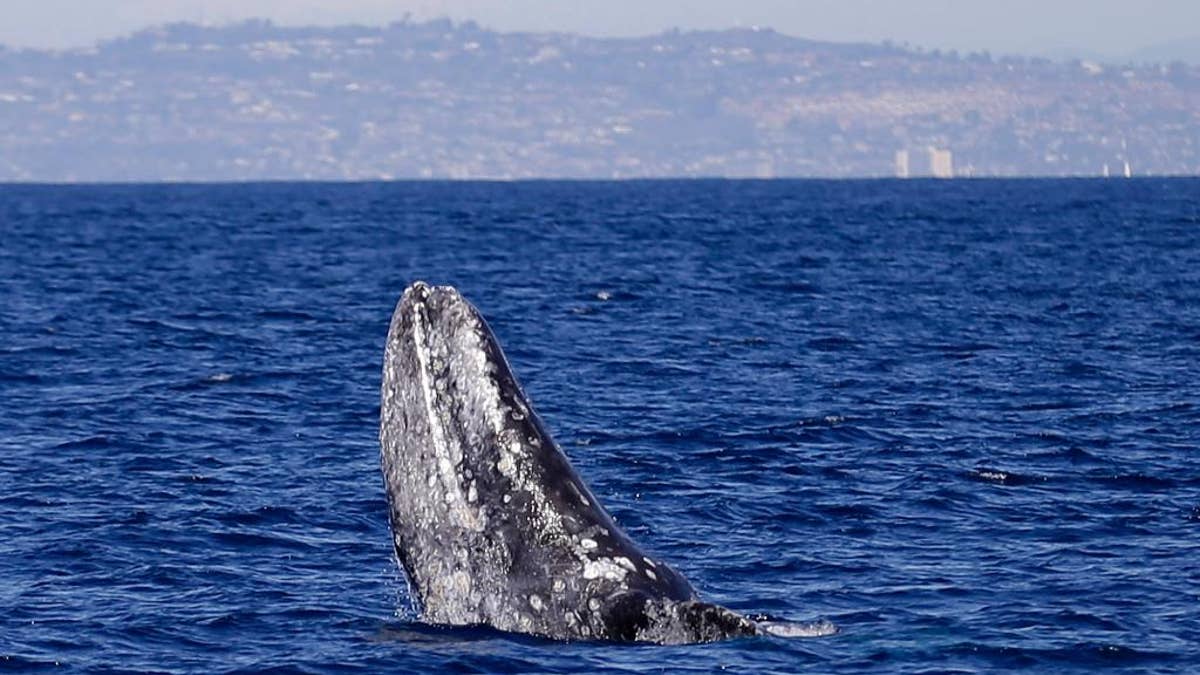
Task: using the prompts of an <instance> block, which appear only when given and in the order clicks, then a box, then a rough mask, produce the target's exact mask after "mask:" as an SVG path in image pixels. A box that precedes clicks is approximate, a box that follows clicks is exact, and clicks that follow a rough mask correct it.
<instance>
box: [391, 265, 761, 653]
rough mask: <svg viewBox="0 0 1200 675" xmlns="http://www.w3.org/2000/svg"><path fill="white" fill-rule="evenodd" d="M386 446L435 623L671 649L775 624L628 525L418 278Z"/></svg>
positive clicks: (401, 326) (401, 550) (403, 526)
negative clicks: (710, 595) (726, 599)
mask: <svg viewBox="0 0 1200 675" xmlns="http://www.w3.org/2000/svg"><path fill="white" fill-rule="evenodd" d="M379 441H380V448H381V460H382V469H383V477H384V483H385V487H386V490H387V496H388V502H389V507H390V512H389V513H390V522H391V528H392V535H393V543H394V545H395V550H396V554H397V557H398V559H399V561H400V564H401V565H402V566H403V568H404V571H405V573H406V574H407V576H408V579H409V581H410V584H411V589H412V591H413V593H412V595H413V596H414V601H415V602H416V604H417V605H418V608H419V610H420V611H421V612H422V614H423V618H424V619H425V620H427V621H429V622H431V623H436V624H446V625H488V626H492V627H495V628H498V629H500V630H506V631H513V632H520V633H528V634H533V635H540V636H544V637H549V638H555V639H565V640H570V639H588V640H617V641H638V642H656V643H668V644H680V643H692V642H708V641H713V640H720V639H725V638H729V637H736V636H747V635H754V634H757V633H760V632H773V631H770V630H769V629H768V628H766V627H764V626H762V625H760V624H757V623H756V622H754V621H752V620H750V619H748V618H746V617H744V616H742V615H740V614H738V613H736V612H733V611H731V610H729V609H726V608H724V607H720V606H717V605H714V604H710V603H706V602H703V601H701V600H700V598H699V597H698V595H697V593H696V591H695V590H694V589H693V588H692V586H691V584H689V583H688V581H687V579H685V578H684V577H683V575H681V574H680V573H679V572H677V571H675V570H674V569H672V568H671V567H670V566H669V565H668V564H666V563H665V562H663V561H662V560H658V559H655V558H654V557H652V556H651V555H649V554H647V553H646V552H645V551H643V550H642V549H641V548H639V547H638V546H637V544H635V543H634V542H633V541H632V540H631V539H630V538H629V537H628V536H627V535H626V534H625V533H624V532H623V531H622V530H621V528H620V527H618V526H617V524H616V523H615V522H614V521H613V519H612V517H611V516H610V515H609V514H608V512H607V511H606V510H605V509H604V507H603V506H601V505H600V502H599V501H598V500H597V499H596V497H595V495H593V494H592V492H591V491H590V490H589V489H588V487H587V485H585V484H584V482H583V480H582V479H581V478H580V476H579V474H578V473H576V471H575V470H574V469H573V468H572V466H571V464H570V462H569V461H568V460H567V457H566V455H564V454H563V452H562V451H561V450H560V449H559V447H558V445H557V444H556V443H555V442H554V440H553V439H552V438H551V437H550V434H549V433H548V432H547V431H546V428H545V426H544V425H543V424H542V421H541V420H540V419H539V417H538V415H537V413H536V412H535V411H534V409H533V407H532V405H531V404H530V402H529V400H528V399H527V398H526V396H525V394H524V392H523V391H522V389H521V387H520V385H519V384H518V382H517V380H516V378H515V377H514V376H513V373H512V370H511V369H510V367H509V365H508V362H507V360H506V359H505V357H504V354H503V352H502V351H501V349H500V345H499V343H498V342H497V341H496V338H495V336H494V335H493V333H492V331H491V330H490V329H489V328H488V326H487V323H486V322H485V321H484V319H483V317H482V316H481V315H480V313H479V312H478V311H477V310H476V309H475V308H474V307H473V306H472V305H471V304H470V303H469V302H467V301H466V300H465V299H464V298H463V297H462V296H461V295H460V294H459V293H458V292H457V291H456V290H455V289H453V288H450V287H445V286H443V287H431V286H428V285H426V284H424V283H422V282H416V283H414V284H413V285H412V286H410V287H409V288H408V289H407V290H406V291H405V292H404V295H403V296H402V298H401V299H400V302H399V304H398V305H397V307H396V310H395V313H394V314H393V316H392V320H391V326H390V328H389V330H388V337H387V348H386V353H385V358H384V365H383V384H382V391H381V408H380V427H379Z"/></svg>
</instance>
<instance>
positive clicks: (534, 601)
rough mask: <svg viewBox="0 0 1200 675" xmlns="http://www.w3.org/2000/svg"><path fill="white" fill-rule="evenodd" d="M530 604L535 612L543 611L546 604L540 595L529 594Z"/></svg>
mask: <svg viewBox="0 0 1200 675" xmlns="http://www.w3.org/2000/svg"><path fill="white" fill-rule="evenodd" d="M529 606H530V607H532V608H533V610H534V611H535V612H540V611H542V607H544V606H545V605H543V604H542V599H541V598H540V597H538V596H537V595H531V596H529Z"/></svg>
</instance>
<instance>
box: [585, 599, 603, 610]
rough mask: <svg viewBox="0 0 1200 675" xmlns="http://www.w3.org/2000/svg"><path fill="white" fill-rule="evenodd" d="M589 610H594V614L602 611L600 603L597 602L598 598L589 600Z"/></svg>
mask: <svg viewBox="0 0 1200 675" xmlns="http://www.w3.org/2000/svg"><path fill="white" fill-rule="evenodd" d="M588 609H590V610H592V611H593V612H599V611H600V601H599V600H597V599H596V598H592V599H590V600H588Z"/></svg>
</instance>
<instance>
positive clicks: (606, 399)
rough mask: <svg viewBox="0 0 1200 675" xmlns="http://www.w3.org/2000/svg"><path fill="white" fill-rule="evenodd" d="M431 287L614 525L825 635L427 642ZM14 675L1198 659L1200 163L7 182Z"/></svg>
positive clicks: (2, 373) (6, 376)
mask: <svg viewBox="0 0 1200 675" xmlns="http://www.w3.org/2000/svg"><path fill="white" fill-rule="evenodd" d="M415 279H426V280H428V281H430V282H434V283H441V284H447V283H448V284H453V285H455V286H457V287H458V288H459V289H460V290H462V291H463V292H464V293H465V294H466V296H467V297H468V298H470V299H472V301H473V302H474V303H475V304H476V305H477V306H478V307H479V308H480V309H481V311H482V312H483V313H484V315H485V316H487V317H488V318H489V320H490V322H491V324H492V327H493V329H494V330H495V331H496V333H497V334H498V336H499V338H500V340H501V342H502V344H503V345H504V346H505V349H506V351H507V354H508V356H509V359H510V360H511V362H512V364H513V367H514V369H515V371H516V373H517V375H518V377H519V378H521V379H522V381H523V383H524V385H525V388H526V390H527V392H528V393H529V395H530V397H531V399H532V400H533V402H534V404H535V405H536V406H537V407H538V409H539V410H540V412H541V413H542V415H543V417H544V418H545V419H546V421H547V422H548V424H549V426H550V428H551V429H552V430H553V431H554V433H555V436H556V438H557V440H558V441H559V443H560V444H561V445H562V446H563V448H564V450H565V451H566V452H567V454H568V455H569V456H570V457H571V458H572V460H573V461H574V463H575V464H576V466H577V468H578V469H579V470H580V472H581V474H582V475H583V476H584V477H585V479H586V480H587V481H588V482H589V483H590V485H591V487H592V488H593V490H594V491H595V492H596V493H597V495H599V496H600V497H601V498H602V499H603V500H604V502H605V503H606V505H607V506H608V508H609V509H610V510H611V511H612V512H613V513H614V515H615V516H616V517H617V519H618V520H619V521H620V522H621V523H622V524H623V525H624V527H625V528H626V529H627V530H628V531H629V532H630V534H631V535H632V536H633V537H634V538H635V539H636V540H638V541H639V542H641V543H642V544H643V545H644V546H645V547H647V548H648V549H650V550H652V551H654V552H656V553H658V554H659V555H661V556H663V557H664V558H666V559H667V560H670V561H672V562H673V563H674V564H675V565H676V567H678V568H679V569H680V570H681V571H683V572H684V573H685V574H687V575H688V576H689V577H690V578H691V580H692V582H693V583H694V584H695V585H696V586H697V588H699V589H700V590H701V593H702V594H703V595H705V596H706V597H707V598H708V599H711V600H714V601H717V602H721V603H724V604H727V605H729V606H731V607H733V608H735V609H738V610H741V611H744V612H746V613H749V614H765V615H770V616H773V617H779V618H786V619H794V620H808V619H816V618H821V617H824V618H828V619H830V620H832V621H833V622H835V623H836V624H838V626H839V627H840V628H841V632H840V633H839V634H838V635H836V636H833V637H828V638H820V639H807V640H803V639H790V640H789V639H782V638H771V637H764V638H754V639H746V640H738V641H731V642H725V643H720V644H711V645H701V646H689V647H656V646H614V645H602V644H580V643H575V644H566V643H554V642H547V641H542V640H538V639H532V638H528V637H520V636H513V635H507V634H502V633H497V632H493V631H488V630H483V629H445V628H437V627H431V626H427V625H424V624H422V623H420V622H419V621H417V620H416V619H415V618H414V617H413V616H412V615H411V613H410V611H409V610H408V609H407V598H406V592H407V591H406V588H405V583H404V581H403V578H402V577H401V576H400V574H399V572H398V570H397V568H396V565H395V563H394V562H393V558H392V551H391V548H390V546H391V544H390V538H389V534H388V529H387V521H386V510H385V501H384V496H383V489H382V481H381V478H380V475H379V469H378V445H377V440H376V433H377V424H378V417H377V416H378V387H379V378H380V367H381V359H382V353H383V341H384V336H385V335H386V332H387V326H388V320H389V317H390V314H391V311H392V308H393V306H394V303H395V302H396V300H397V298H398V297H399V295H400V292H401V291H402V290H403V289H404V287H405V286H406V285H407V284H408V283H410V282H411V281H413V280H415ZM0 331H2V332H0V337H2V340H0V397H2V399H3V405H0V669H3V668H9V669H14V670H27V669H35V668H41V667H51V666H54V665H60V666H61V669H62V670H64V671H71V672H85V671H105V670H148V671H170V672H183V671H194V672H220V671H227V670H252V671H257V670H268V669H280V670H298V671H314V672H343V671H357V672H380V671H392V672H414V671H422V672H424V671H435V670H437V671H442V672H481V671H499V672H514V671H520V672H527V671H568V670H576V669H586V670H602V669H611V670H614V671H620V670H625V671H629V672H638V671H644V670H669V671H684V670H696V671H709V670H717V669H720V668H728V669H729V670H733V671H742V672H772V671H774V672H796V671H810V672H839V673H863V672H879V673H935V672H994V671H997V670H1009V669H1034V670H1037V671H1042V672H1056V671H1087V670H1093V669H1096V668H1103V667H1109V666H1111V667H1117V668H1121V669H1124V670H1126V671H1129V672H1187V671H1191V670H1196V669H1200V455H1198V452H1200V181H1196V180H1169V181H1167V180H1163V181H1159V180H1134V181H970V182H963V181H956V182H919V181H918V182H895V181H883V182H788V181H778V182H646V183H528V184H503V183H501V184H478V183H413V184H364V185H312V184H296V185H287V184H280V185H228V186H226V185H221V186H90V187H86V186H85V187H51V186H43V187H37V186H24V187H22V186H8V187H0Z"/></svg>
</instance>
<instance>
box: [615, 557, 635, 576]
mask: <svg viewBox="0 0 1200 675" xmlns="http://www.w3.org/2000/svg"><path fill="white" fill-rule="evenodd" d="M613 562H615V563H617V564H618V565H620V566H621V567H624V568H625V569H627V570H629V571H630V572H636V571H637V568H636V567H634V566H633V561H632V560H630V559H629V558H626V557H625V556H623V555H619V556H616V557H615V558H613Z"/></svg>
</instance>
